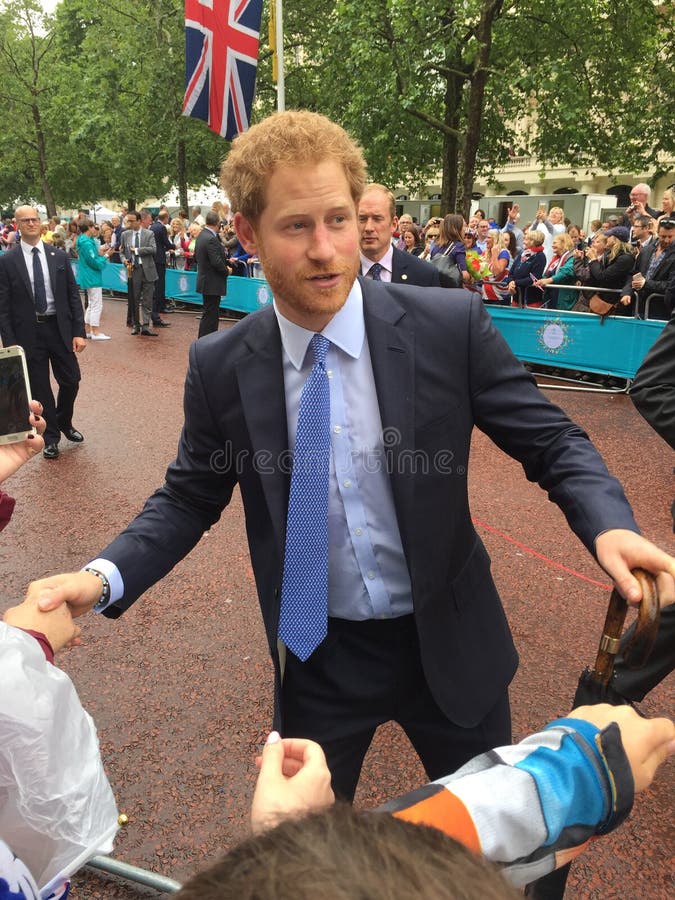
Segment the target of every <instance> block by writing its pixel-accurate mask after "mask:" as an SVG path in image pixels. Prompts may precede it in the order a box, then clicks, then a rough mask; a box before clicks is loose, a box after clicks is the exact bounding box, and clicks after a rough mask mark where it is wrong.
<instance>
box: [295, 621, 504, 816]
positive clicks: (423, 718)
mask: <svg viewBox="0 0 675 900" xmlns="http://www.w3.org/2000/svg"><path fill="white" fill-rule="evenodd" d="M457 690H462V686H461V685H457ZM281 719H282V721H281V729H282V735H283V736H284V737H306V738H311V739H312V740H315V741H317V743H319V744H321V746H322V747H323V750H324V752H325V754H326V758H327V760H328V767H329V768H330V770H331V775H332V784H333V790H334V791H335V793H336V794H337V795H338V796H340V797H342V798H343V799H345V800H349V801H351V800H352V799H353V797H354V792H355V791H356V785H357V782H358V779H359V775H360V773H361V766H362V764H363V760H364V757H365V755H366V752H367V751H368V747H369V746H370V743H371V741H372V738H373V735H374V733H375V729H376V728H377V727H378V726H379V725H382V724H383V723H384V722H388V721H395V722H398V724H399V725H400V726H401V727H402V728H403V730H404V731H405V733H406V734H407V735H408V738H409V739H410V742H411V743H412V745H413V747H414V748H415V750H416V751H417V753H418V755H419V757H420V760H421V761H422V764H423V766H424V768H425V770H426V773H427V776H428V777H429V778H430V779H431V780H433V779H435V778H440V777H441V776H443V775H447V774H449V773H450V772H454V771H455V770H456V769H458V768H459V767H460V766H462V765H463V764H464V763H465V762H467V761H468V760H469V759H471V758H472V757H473V756H476V755H477V754H478V753H483V752H484V751H486V750H489V749H491V748H492V747H496V746H500V745H504V744H510V743H511V713H510V709H509V700H508V692H507V691H506V690H505V691H504V693H503V695H502V696H501V697H500V699H499V700H498V702H497V703H496V704H495V706H494V708H493V709H492V710H491V711H490V712H489V713H488V715H487V716H486V717H485V718H484V719H483V721H481V722H479V724H478V725H476V726H475V727H474V728H462V727H461V726H459V725H456V724H455V723H454V722H451V721H450V720H449V719H448V718H447V716H446V715H445V713H443V712H442V710H441V709H440V708H439V707H438V704H437V703H436V701H435V700H434V698H433V697H432V695H431V692H430V690H429V687H428V685H427V682H426V678H425V675H424V671H423V668H422V661H421V658H420V650H419V642H418V639H417V631H416V629H415V622H414V618H413V616H412V615H410V616H403V617H401V618H398V619H385V620H373V621H367V622H349V621H345V620H344V619H329V620H328V636H327V637H326V639H325V641H324V642H323V643H322V644H321V645H320V646H319V647H318V648H317V649H316V650H315V651H314V653H313V654H312V655H311V656H310V658H309V659H308V660H307V661H306V662H304V663H303V662H301V661H300V660H299V659H298V658H297V657H296V656H295V655H294V654H293V653H291V652H290V651H287V658H286V667H285V672H284V677H283V682H282V689H281Z"/></svg>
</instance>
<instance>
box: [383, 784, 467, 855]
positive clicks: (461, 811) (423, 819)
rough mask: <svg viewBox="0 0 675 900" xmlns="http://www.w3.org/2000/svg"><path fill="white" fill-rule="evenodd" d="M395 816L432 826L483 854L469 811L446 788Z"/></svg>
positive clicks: (417, 823) (396, 813)
mask: <svg viewBox="0 0 675 900" xmlns="http://www.w3.org/2000/svg"><path fill="white" fill-rule="evenodd" d="M393 815H394V816H396V818H397V819H404V820H405V821H406V822H413V823H414V824H416V825H431V826H432V828H438V830H439V831H443V832H445V834H448V835H450V837H452V838H454V839H455V840H456V841H459V843H460V844H462V845H463V846H464V847H466V848H467V850H471V851H472V852H473V853H480V852H481V846H480V840H479V838H478V832H477V831H476V826H475V825H474V821H473V819H472V818H471V816H470V814H469V811H468V810H467V808H466V806H464V804H463V803H462V801H461V800H460V799H459V797H456V796H455V795H454V794H452V793H451V792H450V791H449V790H447V789H445V788H444V789H443V790H442V791H440V792H439V793H438V794H434V795H433V796H431V797H427V798H426V799H424V800H420V801H419V803H415V804H414V805H413V806H409V807H408V808H407V809H402V810H400V811H398V812H395V813H394V814H393Z"/></svg>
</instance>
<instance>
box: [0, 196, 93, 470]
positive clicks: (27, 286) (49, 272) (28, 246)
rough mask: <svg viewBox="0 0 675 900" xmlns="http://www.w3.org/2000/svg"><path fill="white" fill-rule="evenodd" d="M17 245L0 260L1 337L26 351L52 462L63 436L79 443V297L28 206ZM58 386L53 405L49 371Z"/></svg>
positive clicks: (60, 255) (19, 218)
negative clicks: (76, 407)
mask: <svg viewBox="0 0 675 900" xmlns="http://www.w3.org/2000/svg"><path fill="white" fill-rule="evenodd" d="M15 216H16V223H17V227H18V229H19V233H20V235H21V241H20V243H19V244H18V246H17V248H16V249H15V250H14V251H13V252H12V253H6V254H4V255H3V256H1V257H0V337H1V338H2V343H3V344H4V346H5V347H8V346H10V344H20V345H21V346H22V347H23V349H24V350H25V351H26V358H27V362H28V375H29V377H30V383H31V390H32V393H33V398H34V399H35V400H39V401H40V403H42V406H43V410H44V411H43V416H44V417H45V419H46V421H47V428H46V429H45V434H44V441H45V447H44V450H43V451H42V453H43V456H44V457H45V459H56V457H57V456H58V455H59V441H60V439H61V434H62V433H63V434H64V435H65V436H66V437H67V438H68V440H69V441H73V442H75V443H77V444H79V443H81V442H82V441H83V440H84V437H83V436H82V434H81V433H80V432H79V431H78V430H77V429H76V428H74V427H73V407H74V405H75V398H76V397H77V392H78V390H79V387H80V367H79V365H78V362H77V357H76V355H75V354H76V353H80V352H81V351H82V350H84V348H85V347H86V345H87V342H86V340H85V330H84V315H83V313H82V302H81V300H80V292H79V290H78V287H77V282H76V281H75V276H74V275H73V270H72V268H71V266H70V261H69V260H68V257H67V255H66V254H65V253H64V251H63V250H58V249H56V248H55V247H52V246H50V245H48V244H44V243H43V242H42V240H41V239H40V238H41V222H40V216H39V215H38V212H37V210H36V209H34V208H33V207H32V206H20V207H19V208H18V209H17V210H16V213H15ZM50 366H51V370H52V373H53V375H54V378H55V380H56V383H57V384H58V386H59V390H58V395H57V398H56V401H55V400H54V394H53V393H52V387H51V382H50V374H49V368H50Z"/></svg>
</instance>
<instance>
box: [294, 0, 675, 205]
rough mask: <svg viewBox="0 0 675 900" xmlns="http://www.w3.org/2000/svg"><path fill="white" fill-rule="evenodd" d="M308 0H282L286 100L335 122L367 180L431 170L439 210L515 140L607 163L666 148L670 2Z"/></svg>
mask: <svg viewBox="0 0 675 900" xmlns="http://www.w3.org/2000/svg"><path fill="white" fill-rule="evenodd" d="M315 4H316V7H314V4H313V5H312V9H311V10H308V8H307V2H306V0H302V3H300V2H299V0H286V10H287V11H288V20H289V22H290V30H289V31H287V39H286V47H287V52H286V62H287V66H288V79H287V81H288V94H289V103H290V104H291V105H299V106H308V105H310V104H311V106H312V107H313V108H318V109H321V110H322V111H324V112H327V113H328V114H329V115H331V116H332V117H333V118H335V119H337V120H338V121H340V122H341V123H342V124H344V125H345V126H346V127H347V128H348V129H349V130H350V131H351V132H352V133H353V134H354V135H355V136H356V137H358V138H359V140H360V141H361V143H362V144H363V146H364V147H365V149H366V154H367V157H368V162H369V167H370V171H371V175H372V176H373V177H374V178H377V179H378V180H381V181H384V182H386V183H388V184H392V185H393V184H409V185H410V186H411V187H412V186H415V185H417V184H419V183H421V182H422V181H424V180H425V179H427V178H428V177H429V176H430V175H431V174H432V173H435V172H437V171H438V170H439V169H441V170H442V172H443V189H442V205H443V208H444V209H446V210H447V209H452V208H457V209H461V210H464V211H466V210H467V208H468V204H469V201H470V196H471V186H472V183H473V181H474V179H475V177H476V176H477V175H484V176H485V175H486V176H488V177H489V176H490V175H491V174H493V173H494V171H495V169H497V168H498V167H499V166H500V165H501V164H503V163H504V162H505V160H506V159H507V158H508V156H509V155H510V154H511V153H512V152H513V151H514V149H516V150H518V151H520V152H522V153H524V154H528V155H534V156H536V157H537V158H538V159H540V160H541V163H542V166H550V165H554V164H563V165H569V166H571V167H572V168H576V169H578V170H580V171H581V170H584V171H585V170H593V169H601V168H602V169H605V170H608V171H610V172H612V171H617V170H618V169H619V168H622V169H625V170H629V171H630V170H640V169H643V168H645V167H651V166H653V165H657V166H658V158H659V153H660V152H661V151H666V152H669V153H671V154H672V140H673V139H672V134H671V133H670V132H671V130H670V129H664V128H663V127H662V123H663V121H664V120H665V121H669V120H670V118H672V111H673V97H674V96H675V93H674V91H673V87H675V85H674V84H673V69H672V66H670V64H669V62H670V61H669V59H668V56H667V47H668V46H669V42H670V37H669V36H670V35H672V29H673V7H672V6H670V5H662V6H658V5H654V4H653V3H652V2H650V0H626V2H625V3H623V4H616V3H615V2H613V0H612V2H610V0H591V2H588V3H585V4H583V5H581V6H579V5H577V6H574V7H570V6H569V5H568V4H557V3H551V2H550V0H464V2H463V3H461V4H458V3H454V2H451V0H420V2H418V3H416V4H409V3H405V2H403V0H371V2H369V3H368V4H364V3H362V2H360V0H338V2H337V3H336V4H334V5H330V6H326V5H325V4H323V3H322V2H321V0H315ZM298 47H300V48H302V49H303V50H304V52H301V53H299V52H298ZM659 60H661V61H662V63H663V65H662V66H659ZM636 68H637V77H636ZM667 110H669V111H670V113H671V116H670V118H669V117H668V115H665V117H664V112H665V111H667Z"/></svg>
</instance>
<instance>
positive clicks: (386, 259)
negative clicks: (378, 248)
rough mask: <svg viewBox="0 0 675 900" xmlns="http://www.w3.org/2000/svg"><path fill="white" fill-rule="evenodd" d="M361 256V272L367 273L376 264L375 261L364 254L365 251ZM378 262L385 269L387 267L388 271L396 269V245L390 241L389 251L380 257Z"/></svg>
mask: <svg viewBox="0 0 675 900" xmlns="http://www.w3.org/2000/svg"><path fill="white" fill-rule="evenodd" d="M360 256H361V274H362V275H366V274H367V273H368V270H369V269H370V267H371V266H374V265H375V263H374V262H373V260H372V259H368V257H367V256H364V255H363V253H361V254H360ZM377 262H378V263H379V264H380V265H381V266H382V268H383V269H386V270H387V272H393V271H394V245H393V244H392V243H391V242H390V243H389V247H388V248H387V252H386V253H385V254H384V256H383V257H382V259H378V260H377Z"/></svg>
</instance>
